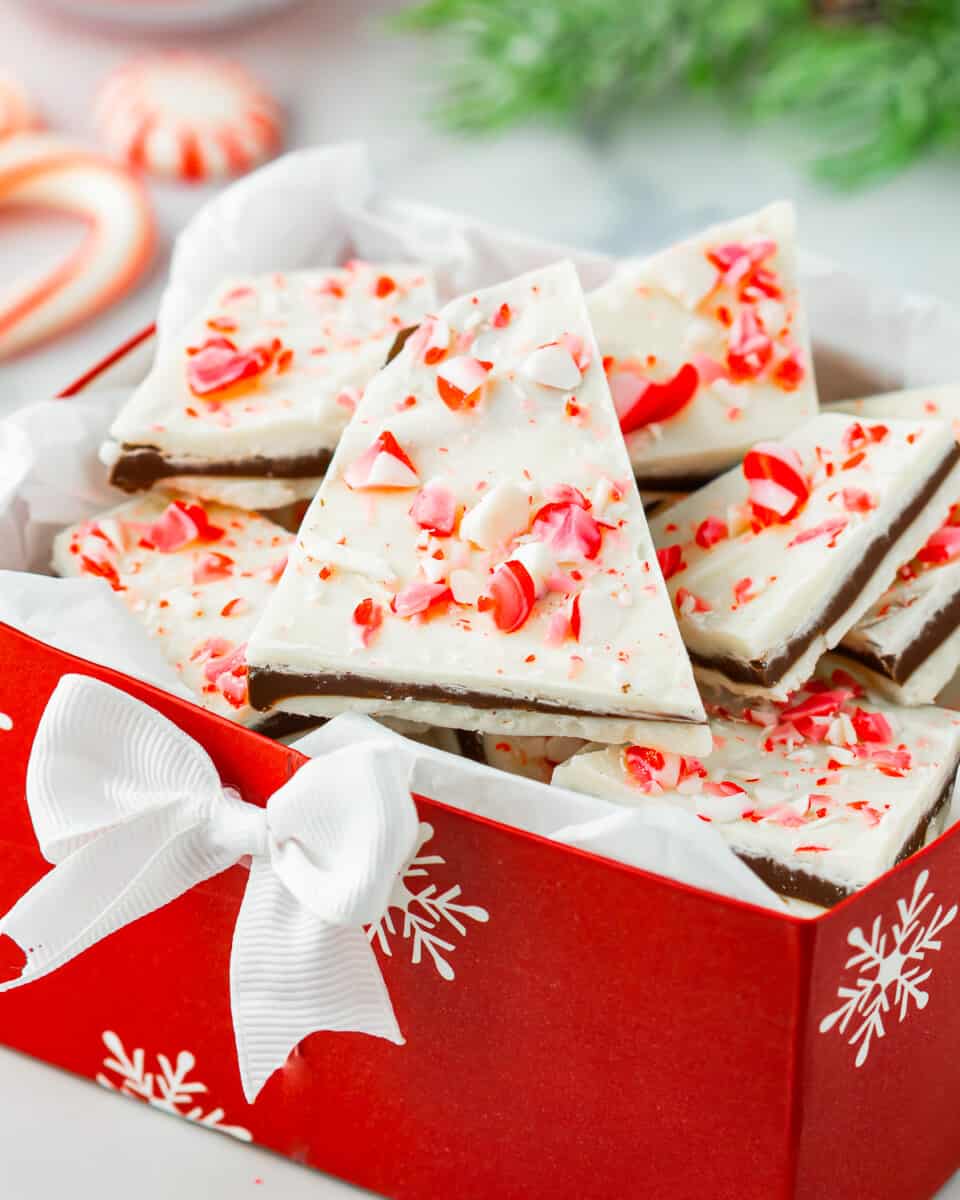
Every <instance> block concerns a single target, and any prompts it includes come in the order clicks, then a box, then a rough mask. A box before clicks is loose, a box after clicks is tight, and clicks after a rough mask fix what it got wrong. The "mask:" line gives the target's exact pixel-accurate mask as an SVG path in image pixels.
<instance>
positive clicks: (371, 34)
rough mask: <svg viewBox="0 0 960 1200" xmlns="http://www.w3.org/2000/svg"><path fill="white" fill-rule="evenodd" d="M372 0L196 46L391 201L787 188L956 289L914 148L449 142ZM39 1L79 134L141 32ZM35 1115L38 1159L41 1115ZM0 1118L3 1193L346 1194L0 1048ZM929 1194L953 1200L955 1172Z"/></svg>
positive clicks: (34, 38) (62, 102) (351, 1)
mask: <svg viewBox="0 0 960 1200" xmlns="http://www.w3.org/2000/svg"><path fill="white" fill-rule="evenodd" d="M386 7H389V5H384V4H382V3H381V4H379V5H372V4H362V3H358V2H357V0H324V2H323V3H320V2H319V0H317V2H316V3H304V4H302V5H300V6H299V7H298V8H297V9H295V10H293V11H291V12H290V13H288V14H286V15H285V16H283V17H278V18H275V19H273V20H272V21H270V22H267V23H262V24H259V25H255V26H252V27H249V28H247V29H244V30H241V31H235V32H233V33H227V34H217V35H209V36H208V37H207V38H205V39H196V40H197V41H198V43H199V44H200V45H201V46H203V47H206V48H207V49H209V50H212V51H216V52H220V53H227V54H229V55H232V56H235V57H237V58H238V59H240V60H242V61H244V62H246V63H247V64H248V65H250V66H252V67H253V68H254V69H255V70H256V71H258V72H259V73H260V74H261V75H262V77H263V78H264V80H265V81H266V82H267V83H268V85H269V86H270V87H272V88H273V89H274V91H275V92H276V93H277V95H279V96H280V97H281V98H282V99H283V101H284V102H285V103H286V105H287V106H288V111H289V114H290V142H291V144H298V145H302V144H307V143H312V142H319V141H337V140H343V139H347V138H356V137H359V138H364V139H366V140H367V141H368V142H369V143H370V145H371V147H372V149H373V152H374V156H375V159H376V162H377V166H378V170H379V175H380V178H381V180H382V182H383V184H384V186H386V187H389V188H390V189H391V190H393V191H395V192H397V193H399V194H402V195H404V196H407V197H409V198H412V199H418V200H425V201H429V202H431V203H435V204H439V205H443V206H445V207H448V208H455V209H460V210H462V211H467V212H471V213H474V214H477V215H479V216H482V217H483V218H484V219H486V220H490V221H495V222H501V223H505V224H508V225H512V226H514V227H516V228H518V229H522V230H525V231H528V232H532V233H536V234H539V235H541V236H543V237H547V238H552V239H558V240H561V241H567V242H570V243H577V244H580V245H584V246H589V247H594V248H597V249H603V250H608V251H612V252H622V253H627V252H632V251H639V250H643V249H648V248H652V247H654V246H656V245H658V244H660V243H662V242H664V241H666V240H668V239H670V238H671V237H673V236H674V235H677V234H680V233H683V232H686V231H688V230H692V229H694V228H695V227H697V226H698V225H701V224H703V223H705V222H707V221H710V220H713V219H715V218H719V217H722V216H728V215H733V214H735V213H738V212H742V211H745V210H748V209H750V208H752V207H756V206H758V205H759V204H762V203H765V202H766V201H768V200H770V199H773V198H775V197H780V196H788V197H792V198H793V199H794V200H795V201H796V202H797V204H798V207H799V212H800V221H801V230H802V241H803V243H804V245H805V246H806V247H808V248H809V249H812V250H816V251H819V252H821V253H824V254H827V255H829V256H830V257H832V258H834V259H836V260H838V261H841V262H843V263H845V264H846V265H848V266H850V267H852V268H854V269H855V270H857V271H858V272H859V273H860V274H862V275H863V276H865V277H867V278H874V279H876V280H877V281H878V282H882V283H885V284H887V285H890V286H893V287H897V288H904V287H906V288H909V289H911V290H922V291H930V292H935V293H938V294H940V295H942V296H944V297H945V298H947V299H951V300H953V301H954V302H956V301H957V300H958V299H960V296H958V287H957V280H958V279H960V239H958V238H957V237H956V235H955V232H954V219H955V218H954V214H955V211H956V204H955V196H956V194H957V185H958V182H960V168H958V167H957V166H956V165H955V164H952V163H949V162H929V163H925V164H922V165H921V166H919V167H917V168H915V169H914V170H913V171H911V172H909V173H907V174H904V175H902V176H900V177H898V178H896V179H894V180H891V181H890V182H888V183H886V184H884V185H882V186H880V187H877V188H875V189H873V190H872V191H870V192H867V193H864V194H858V195H853V196H850V195H843V194H836V193H829V192H824V191H822V190H820V189H819V188H818V187H816V186H815V185H814V184H813V183H812V182H811V180H810V178H809V176H808V175H807V174H806V173H805V172H804V170H803V168H802V155H803V149H802V146H801V144H800V143H799V142H798V141H797V140H796V139H791V140H790V141H789V142H788V141H787V140H786V139H785V137H784V135H783V134H782V133H780V132H778V131H775V130H766V131H763V132H762V133H758V132H757V131H756V130H755V129H753V128H752V127H751V128H744V127H740V126H738V125H737V124H736V122H734V121H732V120H730V119H729V118H727V117H724V116H723V115H721V114H720V113H718V112H716V111H714V110H712V109H711V108H710V107H709V106H706V105H701V106H681V107H677V108H675V109H673V110H672V111H671V112H670V113H666V112H664V111H663V106H662V105H657V106H652V108H651V111H650V113H649V114H646V115H642V116H640V117H638V118H637V120H635V121H634V122H632V123H631V124H630V126H629V128H628V129H626V130H624V131H623V132H621V133H619V134H617V135H616V136H615V137H612V138H611V139H610V140H609V141H607V142H606V143H604V144H599V143H597V142H590V141H587V140H586V139H584V138H582V137H579V136H577V135H576V134H573V133H569V132H564V131H561V130H559V129H556V128H552V127H551V128H543V127H528V128H525V129H518V130H514V131H511V132H509V133H506V134H504V135H502V136H498V137H496V138H486V139H481V140H477V141H470V142H465V141H462V140H459V139H456V138H453V137H449V136H445V135H442V134H440V133H438V132H437V130H436V129H435V128H434V127H432V126H431V125H430V124H429V123H428V122H426V121H425V120H424V119H423V110H424V107H425V105H426V104H427V102H428V97H429V90H430V88H431V86H433V85H432V83H431V81H432V80H435V79H436V77H437V75H438V73H439V72H440V71H442V69H443V63H444V61H445V53H449V52H444V50H443V49H442V47H441V44H440V43H433V44H428V43H423V42H418V41H415V40H408V39H403V38H398V37H395V36H392V35H389V34H387V33H385V31H384V29H383V24H382V16H381V15H380V14H381V13H382V11H383V9H384V8H386ZM40 8H41V6H40V5H39V4H36V3H34V2H33V0H21V2H19V3H16V2H14V0H0V69H3V68H7V69H10V70H15V71H16V72H17V74H19V75H20V76H21V78H22V79H23V80H24V82H25V83H27V85H28V86H29V87H30V89H31V91H32V92H33V93H34V94H35V95H36V96H37V97H38V99H39V101H40V103H41V105H42V108H43V111H44V113H45V115H46V117H47V120H48V122H49V124H50V125H51V126H52V127H54V128H56V129H58V130H62V131H64V132H69V133H72V134H74V135H76V136H79V137H84V138H90V137H91V136H92V126H91V117H90V113H91V101H92V96H93V93H94V90H95V88H96V85H97V82H98V81H99V80H100V79H101V78H102V77H103V75H104V73H105V72H106V71H107V70H108V69H109V68H110V67H111V66H112V65H113V64H114V63H116V62H119V61H121V60H122V59H124V58H125V57H127V56H129V54H130V53H131V52H133V51H134V50H136V49H139V48H141V47H142V46H143V45H144V44H146V43H142V42H141V43H138V42H136V41H135V40H134V39H131V38H130V37H129V36H123V37H119V36H115V37H111V38H106V37H104V36H102V34H99V33H93V32H92V31H88V30H85V29H82V28H79V27H76V26H71V25H69V24H66V23H63V22H60V21H54V20H51V19H50V18H48V17H45V16H44V15H43V14H42V12H41V11H40ZM153 44H168V43H164V42H160V43H156V42H155V43H153ZM153 192H154V196H155V199H156V203H157V209H158V216H159V219H160V225H161V230H162V236H163V245H164V250H166V249H168V248H169V245H170V241H171V239H172V237H173V235H174V234H175V232H176V230H177V229H178V227H179V226H180V225H181V224H182V223H183V221H184V220H185V219H186V218H187V217H188V216H189V214H190V213H191V212H192V211H193V210H194V209H195V207H196V206H197V205H198V204H199V203H200V202H201V201H202V199H203V198H204V196H205V194H206V192H205V191H204V189H197V188H186V187H176V186H171V185H164V186H155V187H154V188H153ZM70 236H71V235H70V234H69V233H68V232H64V231H61V230H59V229H58V230H56V231H51V230H49V229H47V228H46V227H37V228H32V229H31V230H30V231H29V232H28V233H26V234H25V235H23V234H22V233H21V232H20V231H19V230H18V229H17V227H16V226H15V225H14V224H13V222H12V221H11V220H10V219H8V218H4V219H2V220H0V268H2V272H3V274H4V275H5V276H8V275H9V273H10V272H11V271H12V270H14V269H16V268H18V267H19V266H21V265H23V263H24V262H25V261H27V260H28V259H30V258H35V257H36V256H37V255H43V254H49V253H50V251H51V248H58V247H59V246H62V245H65V244H67V242H68V241H69V238H70ZM162 271H163V258H162V257H161V259H160V261H159V262H158V265H157V268H156V270H155V272H154V274H153V275H152V277H151V278H150V279H149V280H147V281H146V282H145V283H144V284H143V285H142V286H141V288H140V289H139V290H138V291H137V293H136V294H135V295H133V296H132V297H130V298H129V299H128V300H126V301H125V302H124V303H123V304H121V305H120V306H118V307H117V308H116V309H114V310H113V311H111V312H110V313H108V314H106V315H104V316H103V317H101V318H100V319H98V320H97V321H95V322H93V323H92V324H89V325H87V326H85V327H84V328H82V329H80V330H78V331H77V332H76V333H74V334H72V335H71V336H69V337H66V338H63V339H61V340H59V341H57V342H55V343H53V344H51V345H50V346H49V347H47V348H46V349H44V350H42V351H38V352H35V353H33V354H31V355H29V356H26V357H23V358H21V359H18V360H14V361H12V362H6V363H2V364H0V412H2V411H4V410H9V409H10V408H12V407H15V406H16V405H19V404H22V403H25V402H27V401H29V400H30V399H32V398H38V397H44V396H47V395H50V394H52V393H53V392H55V391H57V390H58V389H59V388H60V387H62V386H63V385H64V384H66V383H67V382H69V381H70V380H71V379H73V378H74V377H75V376H76V375H78V374H80V373H81V372H82V371H83V370H85V369H86V368H87V367H88V366H89V365H90V364H91V363H93V362H94V361H96V360H97V359H98V358H100V357H101V356H102V355H103V354H104V353H106V352H108V351H109V350H110V349H111V348H112V347H113V346H114V345H116V344H117V343H118V342H119V341H121V340H122V339H124V338H125V337H126V336H127V335H128V334H129V333H131V332H132V331H134V330H135V329H137V328H139V327H140V326H141V325H144V324H146V323H147V322H148V321H149V320H150V319H151V318H152V315H153V312H154V309H155V307H156V303H157V297H158V294H159V290H160V288H161V285H162ZM944 382H947V381H944ZM54 1126H55V1127H56V1128H57V1131H58V1136H57V1146H56V1152H55V1153H52V1152H51V1147H50V1141H49V1133H48V1131H49V1129H50V1128H51V1127H54ZM0 1129H2V1130H3V1137H2V1140H0V1196H2V1197H4V1200H6V1198H7V1197H10V1198H11V1200H55V1198H58V1197H60V1196H61V1195H70V1196H76V1197H80V1198H81V1200H84V1198H85V1197H88V1196H90V1197H93V1196H96V1197H98V1200H114V1198H116V1200H120V1198H121V1197H122V1198H123V1200H128V1198H130V1197H134V1198H135V1200H154V1198H157V1200H160V1198H161V1197H162V1198H164V1200H167V1198H168V1197H170V1196H180V1197H183V1198H184V1200H193V1198H194V1197H202V1198H203V1200H221V1198H222V1200H228V1198H229V1200H239V1198H241V1197H245V1196H250V1197H260V1196H262V1197H271V1196H275V1197H278V1198H279V1197H283V1200H297V1197H300V1196H303V1197H305V1198H306V1197H308V1196H309V1197H310V1198H311V1200H327V1198H329V1200H335V1198H337V1197H342V1196H348V1195H354V1196H356V1195H358V1194H359V1193H357V1192H355V1191H354V1190H353V1189H350V1188H348V1187H346V1186H345V1185H342V1184H339V1183H336V1182H335V1181H332V1180H328V1179H326V1178H325V1177H323V1176H319V1175H317V1174H315V1173H312V1172H308V1171H304V1170H303V1169H302V1168H300V1167H298V1166H295V1165H293V1164H292V1163H289V1162H285V1161H283V1160H281V1159H279V1158H276V1157H275V1156H273V1155H269V1154H265V1153H263V1152H260V1151H257V1150H253V1149H250V1148H249V1147H245V1146H241V1145H239V1144H236V1143H233V1142H231V1141H230V1140H229V1139H226V1138H221V1137H217V1136H215V1135H206V1134H201V1133H198V1132H197V1131H195V1130H191V1129H189V1128H188V1127H187V1126H186V1125H184V1124H182V1123H180V1122H177V1121H173V1120H165V1119H163V1118H162V1117H160V1116H158V1115H156V1114H154V1113H151V1112H149V1111H147V1110H145V1109H144V1108H143V1107H142V1106H139V1105H136V1104H132V1103H127V1104H125V1103H122V1102H121V1101H119V1100H117V1099H116V1098H115V1097H113V1096H109V1095H106V1094H102V1093H100V1092H99V1091H98V1090H97V1089H95V1088H92V1087H90V1086H89V1085H86V1084H83V1083H80V1082H78V1081H76V1080H74V1079H71V1078H69V1077H68V1076H65V1075H63V1074H61V1073H59V1072H57V1071H54V1070H51V1069H50V1068H46V1067H43V1066H40V1065H38V1064H36V1063H33V1062H30V1061H29V1060H27V1059H24V1058H21V1057H19V1056H17V1055H14V1054H11V1053H9V1052H7V1051H0ZM941 1200H960V1181H957V1180H954V1182H953V1183H952V1184H951V1185H950V1186H949V1187H948V1188H947V1189H945V1191H944V1192H943V1193H942V1197H941Z"/></svg>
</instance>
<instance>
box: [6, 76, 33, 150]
mask: <svg viewBox="0 0 960 1200" xmlns="http://www.w3.org/2000/svg"><path fill="white" fill-rule="evenodd" d="M39 125H40V120H39V118H38V117H37V113H36V110H35V109H34V107H33V105H32V104H31V102H30V98H29V97H28V96H27V92H26V89H25V88H24V86H23V84H22V83H21V82H20V80H19V79H14V77H13V76H12V75H7V74H6V72H4V71H0V138H2V137H7V136H9V135H10V134H11V133H22V132H23V131H24V130H27V129H36V128H37V127H38V126H39Z"/></svg>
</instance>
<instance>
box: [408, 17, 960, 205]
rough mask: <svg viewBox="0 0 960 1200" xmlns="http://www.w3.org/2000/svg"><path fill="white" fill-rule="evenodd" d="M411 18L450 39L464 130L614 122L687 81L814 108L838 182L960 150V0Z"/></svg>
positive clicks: (735, 97) (764, 113)
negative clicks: (866, 8)
mask: <svg viewBox="0 0 960 1200" xmlns="http://www.w3.org/2000/svg"><path fill="white" fill-rule="evenodd" d="M398 24H399V26H400V27H401V28H404V29H407V30H424V31H434V32H436V31H444V32H445V33H447V34H448V35H449V36H450V37H451V39H452V46H453V48H454V49H452V50H451V52H450V54H449V55H448V59H447V67H446V68H445V69H444V70H442V72H441V75H442V77H443V79H444V81H445V84H446V91H445V98H444V100H443V102H442V104H441V107H440V114H439V115H440V116H441V118H442V119H443V120H444V121H445V122H446V123H448V124H450V125H452V126H454V127H455V128H458V129H462V130H473V131H478V130H487V129H495V128H499V127H502V126H505V125H508V124H511V123H513V122H516V121H520V120H524V119H528V118H531V117H538V116H551V117H562V118H570V117H573V118H575V119H579V120H581V121H585V122H589V123H590V124H591V125H592V126H593V127H594V128H597V127H598V126H609V125H612V124H613V123H614V122H616V121H619V120H622V119H623V118H624V117H625V116H627V115H628V114H629V112H630V111H631V110H636V109H637V108H638V107H639V106H641V105H646V106H649V104H650V102H651V101H653V100H656V99H659V98H660V97H662V96H665V95H668V94H669V93H670V92H675V91H678V90H680V89H682V88H686V89H698V90H701V91H705V92H708V93H712V94H715V95H717V96H719V97H721V98H722V99H724V100H725V101H726V102H727V103H728V104H730V105H731V106H734V107H739V108H743V109H745V110H746V111H747V112H749V113H751V114H752V115H753V116H755V117H757V118H760V119H766V118H771V117H777V118H782V117H797V118H800V119H802V120H804V121H805V122H806V123H807V124H809V125H810V127H811V128H813V129H815V130H816V131H817V134H818V137H819V138H820V141H821V145H822V146H823V153H822V154H821V156H820V158H819V159H818V160H817V161H816V163H815V169H816V170H817V172H818V173H819V174H820V176H821V177H822V178H824V179H827V180H829V181H830V182H832V183H834V184H836V185H840V186H852V185H855V184H859V183H863V182H865V181H867V180H871V179H874V178H877V177H879V176H881V175H884V174H889V173H890V172H892V171H894V170H897V169H899V168H901V167H903V166H905V165H906V164H907V163H909V162H911V161H912V160H914V159H915V158H917V157H918V156H919V155H920V154H922V153H924V152H926V151H929V150H933V149H935V148H941V147H943V148H950V149H954V150H955V149H956V148H957V147H958V146H960V0H878V2H877V3H876V4H875V6H874V19H872V20H869V21H854V20H848V21H843V20H827V19H819V20H818V19H815V18H814V17H813V16H812V15H811V6H810V4H809V3H808V0H643V2H642V3H639V4H638V3H636V2H635V0H526V2H523V3H521V2H520V0H424V2H423V3H421V4H419V5H418V6H416V7H415V8H412V9H410V10H409V11H407V12H406V13H404V14H402V15H401V17H400V18H399V20H398Z"/></svg>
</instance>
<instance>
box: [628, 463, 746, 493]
mask: <svg viewBox="0 0 960 1200" xmlns="http://www.w3.org/2000/svg"><path fill="white" fill-rule="evenodd" d="M725 470H726V468H724V467H721V468H720V469H719V470H718V471H707V472H706V473H694V472H688V473H687V474H686V475H637V474H636V472H634V474H635V477H636V480H637V487H638V489H639V490H640V491H641V492H662V493H663V494H664V496H667V495H669V496H674V495H676V496H685V495H687V493H688V492H695V491H696V490H697V489H698V488H702V487H703V486H704V484H707V483H710V482H711V481H712V480H714V479H716V478H717V476H718V475H723V474H724V472H725Z"/></svg>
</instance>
